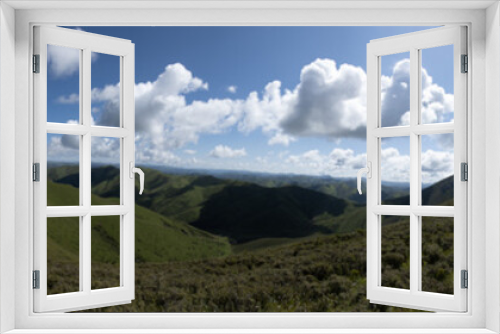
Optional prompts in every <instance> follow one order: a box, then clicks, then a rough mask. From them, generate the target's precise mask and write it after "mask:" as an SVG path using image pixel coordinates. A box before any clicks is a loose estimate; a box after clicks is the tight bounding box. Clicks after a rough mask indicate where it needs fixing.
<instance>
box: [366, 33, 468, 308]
mask: <svg viewBox="0 0 500 334" xmlns="http://www.w3.org/2000/svg"><path fill="white" fill-rule="evenodd" d="M466 34H467V31H466V28H465V27H464V26H450V27H439V28H434V29H429V30H423V31H418V32H414V33H409V34H402V35H398V36H392V37H386V38H381V39H377V40H372V41H370V43H369V44H368V46H367V56H366V57H367V82H368V88H367V95H368V96H367V113H368V115H367V125H366V127H367V135H366V140H367V144H366V146H367V161H368V166H371V171H370V173H371V178H368V180H367V195H366V196H367V200H366V213H367V218H366V224H367V228H366V231H367V261H366V262H367V297H368V299H370V302H372V303H376V304H383V305H393V306H402V307H409V308H416V309H421V310H430V311H439V310H441V311H443V310H444V311H455V312H464V311H466V310H467V290H466V289H463V288H462V287H461V271H462V270H467V247H466V245H467V230H466V228H467V196H466V195H467V185H468V182H465V181H461V175H460V172H461V169H460V168H461V167H460V165H461V163H467V126H466V125H467V124H466V117H467V95H466V94H467V75H468V73H461V56H462V55H466V54H467V49H466V47H467V39H466ZM444 45H452V46H453V53H452V60H453V82H454V97H455V98H454V121H453V122H449V123H434V124H423V123H422V121H421V119H422V115H421V89H422V82H421V78H422V74H421V68H422V56H421V55H422V52H421V51H422V50H425V49H432V48H435V47H440V46H444ZM404 52H405V53H406V52H407V53H408V54H409V57H410V59H409V60H410V85H409V90H410V101H409V102H410V123H409V124H408V125H406V126H391V127H382V115H381V106H382V97H381V92H382V90H381V86H380V85H381V77H382V73H381V66H382V58H383V56H386V55H393V54H402V53H404ZM446 133H451V134H453V135H454V137H453V138H454V140H453V142H454V149H453V155H454V177H453V182H454V206H430V205H425V206H424V205H422V178H421V150H422V140H421V138H422V137H421V136H423V135H431V134H446ZM401 136H402V137H404V138H408V140H409V144H410V166H409V171H408V172H409V178H410V180H409V181H410V203H409V204H408V205H384V204H382V198H381V193H382V189H381V164H382V161H381V160H382V158H381V141H382V139H383V138H390V137H401ZM389 215H393V216H406V217H408V218H409V222H410V226H409V231H408V232H409V240H410V245H409V251H410V268H409V276H410V286H409V289H397V288H394V287H386V286H382V249H381V246H382V245H381V244H382V219H383V218H382V217H383V216H389ZM425 216H427V217H451V218H452V219H453V226H454V228H453V241H454V248H453V253H454V260H453V263H454V266H453V267H454V268H453V269H454V270H453V278H454V280H453V290H454V293H453V294H443V293H434V292H428V291H423V290H422V244H423V243H424V242H425V240H423V239H422V233H421V231H422V217H425Z"/></svg>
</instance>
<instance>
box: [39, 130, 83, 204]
mask: <svg viewBox="0 0 500 334" xmlns="http://www.w3.org/2000/svg"><path fill="white" fill-rule="evenodd" d="M79 162H80V136H74V135H59V134H48V135H47V205H48V206H68V205H80V191H79V186H80V165H79Z"/></svg>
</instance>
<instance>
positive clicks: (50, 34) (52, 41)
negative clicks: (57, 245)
mask: <svg viewBox="0 0 500 334" xmlns="http://www.w3.org/2000/svg"><path fill="white" fill-rule="evenodd" d="M33 40H34V54H37V55H38V56H39V62H40V64H39V73H36V74H34V75H33V84H34V103H33V111H34V112H33V114H34V117H33V122H34V125H33V130H34V136H35V137H34V145H33V153H34V162H35V163H38V164H39V166H40V167H39V169H40V171H39V173H40V175H39V181H38V182H35V183H34V184H33V195H34V199H33V204H34V215H33V228H34V241H33V242H34V248H33V249H34V252H33V254H34V256H33V265H34V267H33V268H34V270H38V271H39V282H38V285H39V289H34V291H33V293H34V311H35V312H54V311H75V310H85V309H89V308H96V307H104V306H110V305H119V304H128V303H130V302H131V300H132V299H134V285H135V276H134V275H135V274H134V272H135V254H134V253H135V252H134V250H135V248H134V243H135V237H134V231H135V191H134V184H135V182H134V179H133V178H131V176H135V175H134V173H133V171H132V168H134V161H135V157H134V155H135V100H134V83H135V80H134V44H133V43H131V42H130V41H129V40H124V39H119V38H112V37H107V36H101V35H97V34H91V33H88V32H82V31H76V30H72V29H64V28H59V27H47V26H36V27H34V39H33ZM48 45H57V46H62V47H71V48H74V50H75V51H76V50H78V52H79V53H80V60H81V61H80V76H79V78H80V91H79V97H80V103H79V109H80V113H79V114H80V115H79V124H65V123H51V122H47V89H48V87H47V70H48V66H47V62H48V58H47V46H48ZM93 52H99V53H104V54H108V55H113V56H116V57H118V58H119V62H120V73H119V78H120V79H119V80H120V82H119V85H120V113H119V122H120V124H119V126H118V127H106V126H95V125H92V120H91V117H92V116H91V104H92V101H91V57H92V53H93ZM48 134H66V135H74V136H79V138H81V139H80V140H79V141H80V149H79V171H80V173H79V174H80V187H79V198H80V203H79V205H75V206H50V207H48V206H47V135H48ZM98 137H110V138H114V139H117V140H119V142H120V145H119V147H120V152H118V154H119V163H120V166H119V168H120V203H119V205H99V206H95V205H94V206H93V205H92V203H91V189H90V184H91V165H92V152H91V146H92V144H91V142H92V139H93V138H98ZM99 216H118V218H119V223H120V255H119V256H120V268H119V269H120V271H119V273H120V285H119V286H118V287H112V288H106V289H96V290H93V289H92V288H91V262H92V261H91V253H92V250H91V237H90V235H91V220H92V219H94V218H93V217H99ZM53 217H76V218H78V220H79V239H80V241H79V242H80V244H79V251H80V256H79V268H80V270H79V282H80V284H79V285H80V286H79V290H78V291H77V292H70V293H60V294H54V295H48V294H47V269H48V268H47V267H48V266H47V218H53Z"/></svg>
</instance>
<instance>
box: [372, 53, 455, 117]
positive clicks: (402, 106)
mask: <svg viewBox="0 0 500 334" xmlns="http://www.w3.org/2000/svg"><path fill="white" fill-rule="evenodd" d="M381 82H382V85H381V86H382V126H396V125H408V124H410V111H409V108H410V90H409V85H410V60H409V59H403V60H401V61H399V62H397V63H396V65H394V68H393V72H392V76H391V77H387V76H382V80H381ZM453 103H454V99H453V94H449V93H446V91H445V90H444V88H443V87H441V86H439V85H437V84H436V83H434V82H433V79H432V77H431V76H430V75H429V74H428V73H427V70H426V69H425V68H423V69H422V123H440V122H444V121H448V120H449V117H448V116H449V114H451V113H453Z"/></svg>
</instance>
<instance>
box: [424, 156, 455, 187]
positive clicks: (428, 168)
mask: <svg viewBox="0 0 500 334" xmlns="http://www.w3.org/2000/svg"><path fill="white" fill-rule="evenodd" d="M453 160H454V154H453V152H451V151H435V150H427V151H425V152H423V153H422V182H423V183H434V182H436V181H439V180H442V179H444V178H445V177H448V176H450V175H452V174H453V172H454V171H453Z"/></svg>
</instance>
